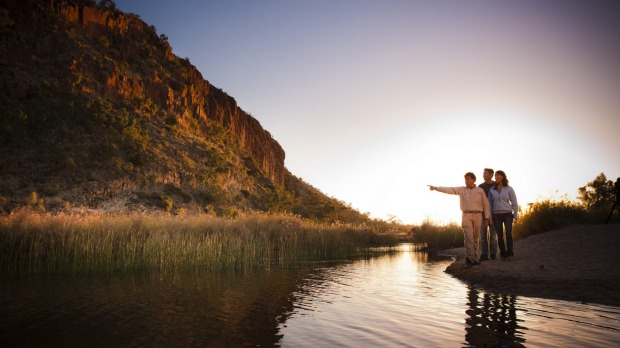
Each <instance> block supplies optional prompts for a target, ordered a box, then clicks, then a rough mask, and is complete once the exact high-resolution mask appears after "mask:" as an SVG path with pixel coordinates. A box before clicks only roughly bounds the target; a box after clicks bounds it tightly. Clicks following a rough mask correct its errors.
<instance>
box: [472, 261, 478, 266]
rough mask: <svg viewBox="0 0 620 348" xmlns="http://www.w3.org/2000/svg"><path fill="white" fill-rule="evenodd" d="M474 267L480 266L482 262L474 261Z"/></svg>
mask: <svg viewBox="0 0 620 348" xmlns="http://www.w3.org/2000/svg"><path fill="white" fill-rule="evenodd" d="M472 265H474V266H480V262H479V261H474V262H473V263H472Z"/></svg>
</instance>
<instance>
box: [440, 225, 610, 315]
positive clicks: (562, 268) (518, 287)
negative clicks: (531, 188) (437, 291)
mask: <svg viewBox="0 0 620 348" xmlns="http://www.w3.org/2000/svg"><path fill="white" fill-rule="evenodd" d="M618 250H620V224H612V225H576V226H568V227H564V228H561V229H557V230H553V231H549V232H545V233H541V234H537V235H533V236H530V237H528V238H525V239H522V240H519V241H516V242H515V244H514V251H515V257H514V259H513V260H512V261H500V260H499V259H497V260H493V261H484V262H482V263H481V265H480V266H474V267H472V268H469V269H466V268H465V267H464V266H465V262H464V258H465V249H464V248H455V249H449V250H446V251H444V252H442V254H447V255H450V256H453V257H456V261H455V262H453V263H452V264H451V265H450V266H448V268H447V269H446V273H448V274H451V275H452V276H454V277H456V278H458V279H460V280H462V281H465V282H467V283H469V284H472V285H473V286H475V287H479V288H482V289H485V290H489V291H492V292H495V293H500V294H510V295H515V296H527V297H542V298H549V299H559V300H567V301H577V302H584V303H599V304H605V305H612V306H620V267H619V266H620V256H618Z"/></svg>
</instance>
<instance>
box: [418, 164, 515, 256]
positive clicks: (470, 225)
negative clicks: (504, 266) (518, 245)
mask: <svg viewBox="0 0 620 348" xmlns="http://www.w3.org/2000/svg"><path fill="white" fill-rule="evenodd" d="M493 174H495V181H493V180H492V178H493ZM483 177H484V182H483V183H482V184H480V185H479V186H476V184H475V183H476V175H475V174H474V173H472V172H468V173H465V186H464V187H462V186H461V187H438V186H432V185H429V187H430V190H431V191H439V192H443V193H447V194H453V195H458V196H459V197H460V198H461V211H462V212H463V217H462V227H463V231H464V234H465V253H466V256H467V257H466V259H465V263H466V266H467V267H471V266H473V265H479V264H480V261H486V260H489V259H491V260H494V259H495V258H496V255H497V247H498V246H499V249H500V257H501V259H502V260H503V261H510V260H512V257H513V256H514V250H513V241H512V224H513V223H516V222H517V218H518V217H519V205H518V203H517V195H516V193H515V191H514V189H513V188H512V187H511V186H509V185H508V178H507V177H506V173H504V172H503V171H501V170H498V171H497V172H494V171H493V169H490V168H485V169H484V173H483ZM504 232H505V233H506V237H505V238H504ZM480 244H482V250H480Z"/></svg>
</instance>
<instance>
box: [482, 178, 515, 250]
mask: <svg viewBox="0 0 620 348" xmlns="http://www.w3.org/2000/svg"><path fill="white" fill-rule="evenodd" d="M495 182H496V183H497V185H495V187H493V188H492V189H490V190H489V195H488V199H489V205H490V206H491V214H492V216H493V225H494V226H495V231H496V232H497V240H498V244H499V250H500V256H501V258H502V261H511V260H512V257H513V256H514V255H515V254H514V251H513V248H512V224H513V222H514V223H517V218H518V217H519V204H518V203H517V195H516V193H515V191H514V190H513V189H512V186H508V178H507V177H506V173H504V171H502V170H498V171H497V172H495ZM504 228H505V229H506V242H504Z"/></svg>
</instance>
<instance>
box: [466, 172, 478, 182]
mask: <svg viewBox="0 0 620 348" xmlns="http://www.w3.org/2000/svg"><path fill="white" fill-rule="evenodd" d="M465 177H470V178H471V179H472V180H473V181H474V182H475V181H476V174H474V173H472V172H467V173H465Z"/></svg>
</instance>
